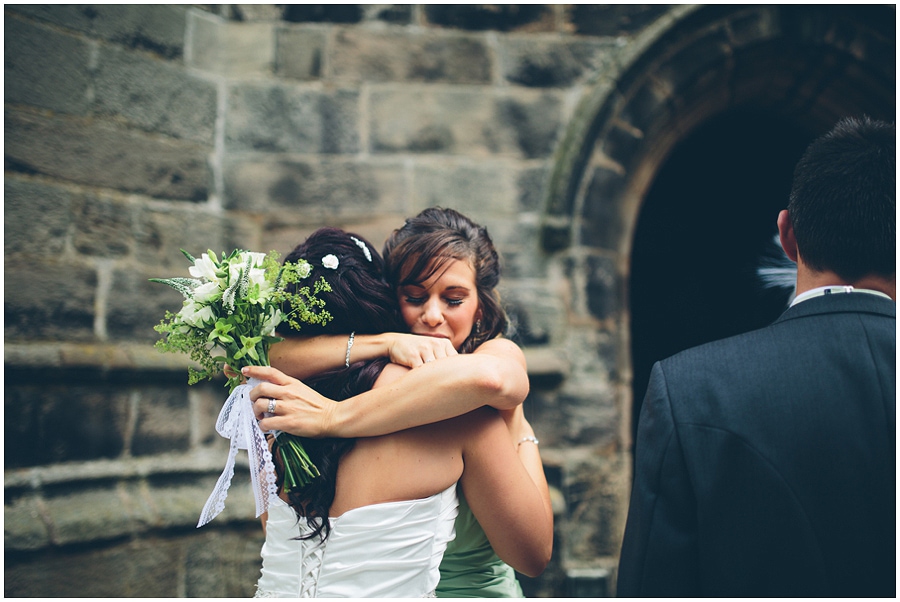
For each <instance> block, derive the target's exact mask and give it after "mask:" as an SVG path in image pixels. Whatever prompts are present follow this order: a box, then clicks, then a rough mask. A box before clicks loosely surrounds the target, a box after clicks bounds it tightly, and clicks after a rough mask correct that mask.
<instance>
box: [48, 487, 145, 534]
mask: <svg viewBox="0 0 900 602" xmlns="http://www.w3.org/2000/svg"><path fill="white" fill-rule="evenodd" d="M56 489H57V488H53V491H50V492H48V493H47V494H46V495H45V498H44V505H45V506H46V508H47V513H48V515H49V516H50V520H51V522H52V524H53V531H54V543H56V544H57V545H66V544H70V543H74V542H89V541H96V540H97V539H98V536H99V538H100V539H106V538H117V537H122V536H123V535H128V534H130V533H131V532H132V531H133V524H132V520H131V517H130V516H129V514H128V512H126V511H125V509H124V508H123V504H122V499H121V493H120V492H119V491H118V488H117V487H116V486H115V485H113V484H107V485H106V486H100V485H99V484H94V486H93V487H91V488H88V489H80V490H77V491H76V490H73V489H71V488H70V487H63V488H59V490H58V491H57V490H56Z"/></svg>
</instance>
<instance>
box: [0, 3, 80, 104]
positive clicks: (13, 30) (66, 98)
mask: <svg viewBox="0 0 900 602" xmlns="http://www.w3.org/2000/svg"><path fill="white" fill-rule="evenodd" d="M22 8H25V6H23V7H22ZM3 31H4V36H5V39H4V44H3V46H4V69H3V74H4V86H3V89H4V100H5V103H6V104H25V105H31V106H34V107H39V108H42V109H50V110H53V111H58V112H61V113H71V114H76V115H82V114H85V113H86V112H87V110H88V106H89V99H88V88H89V86H90V84H91V73H90V68H89V66H88V65H89V63H90V56H91V46H90V44H89V43H88V42H86V41H85V40H83V39H79V38H76V37H73V36H70V35H66V34H63V33H60V32H59V31H57V30H54V29H49V28H47V27H42V26H39V25H34V24H32V23H30V22H28V21H23V20H21V19H19V18H17V17H16V16H14V15H7V17H6V19H5V21H4V23H3Z"/></svg>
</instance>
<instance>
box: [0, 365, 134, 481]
mask: <svg viewBox="0 0 900 602" xmlns="http://www.w3.org/2000/svg"><path fill="white" fill-rule="evenodd" d="M7 374H8V376H7V382H6V386H5V392H6V395H5V398H4V408H5V411H6V416H7V420H6V421H5V422H4V438H5V440H6V448H5V449H6V457H5V465H6V467H7V468H22V467H27V466H41V465H45V464H54V463H58V462H75V461H83V460H95V459H104V458H106V459H108V458H116V457H119V456H120V455H121V454H122V451H123V450H124V446H125V436H124V435H125V431H126V429H127V426H128V415H129V404H128V396H127V395H126V394H124V393H123V392H122V391H121V390H117V389H110V388H97V387H94V386H91V385H90V384H87V385H86V384H83V383H78V384H76V383H71V382H70V383H66V384H60V383H59V382H58V381H57V383H54V384H47V383H46V382H44V381H40V380H37V379H36V378H33V377H32V376H31V375H26V376H16V375H15V374H12V375H10V374H9V372H8V373H7Z"/></svg>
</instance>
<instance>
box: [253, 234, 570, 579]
mask: <svg viewBox="0 0 900 602" xmlns="http://www.w3.org/2000/svg"><path fill="white" fill-rule="evenodd" d="M292 256H302V257H304V258H305V259H307V260H308V261H309V262H310V263H311V264H313V266H314V267H313V274H312V276H313V277H314V278H316V279H317V278H318V276H320V275H321V276H324V277H325V279H326V280H327V281H328V282H329V284H330V285H331V287H332V292H331V293H329V294H328V295H327V310H328V311H329V313H331V314H332V315H333V319H332V320H331V321H330V322H329V323H328V324H327V326H326V327H325V329H324V330H322V331H321V332H322V333H323V334H325V333H340V332H343V333H350V332H353V331H356V332H361V333H378V332H386V331H395V330H398V320H400V316H399V313H398V310H397V304H396V297H395V295H394V293H393V292H392V290H391V288H390V286H389V285H388V284H387V283H386V282H385V281H384V280H383V277H382V263H381V258H380V257H379V256H378V254H377V252H376V251H375V250H374V249H373V248H372V247H371V245H370V244H368V243H367V242H365V241H363V240H362V239H361V237H357V236H351V235H349V234H347V233H344V232H343V231H340V230H337V229H331V228H327V229H326V228H323V229H321V230H319V231H317V232H315V233H314V234H313V235H311V236H310V237H309V238H308V239H307V240H306V241H305V242H304V243H303V244H301V245H300V246H299V247H298V248H297V249H295V251H294V253H293V254H292ZM326 257H328V260H327V261H324V262H323V261H322V259H323V258H326ZM422 284H423V286H424V287H425V289H427V290H434V291H450V290H452V291H454V295H455V297H454V306H453V307H454V308H455V309H454V311H456V312H458V313H457V314H456V321H455V322H454V325H455V326H454V330H453V331H452V332H449V333H448V337H449V338H450V339H451V343H452V344H453V345H454V346H455V347H458V346H460V345H462V343H463V342H464V340H465V339H466V338H467V337H468V336H469V334H470V332H471V331H472V329H473V328H474V325H475V322H476V319H477V316H478V315H479V303H478V298H477V296H476V295H475V294H474V292H475V291H476V290H477V287H476V282H475V273H474V270H473V268H472V266H471V265H470V263H469V262H466V261H461V260H457V259H450V260H447V261H445V262H444V263H443V265H442V266H441V269H440V270H438V271H436V272H434V273H433V274H432V275H431V276H430V277H429V278H428V279H427V280H426V281H425V282H424V283H422ZM464 291H470V293H472V294H471V295H466V294H464ZM399 324H402V322H399ZM305 334H310V332H309V331H307V332H306V333H305ZM348 351H349V347H348ZM348 355H349V353H348ZM346 363H347V364H349V363H350V362H349V358H348V359H347V362H346ZM406 371H407V369H406V368H404V367H401V366H398V365H395V364H390V363H388V361H387V359H385V358H382V359H379V360H372V361H362V362H356V363H354V364H352V365H349V366H345V367H344V368H341V369H338V370H333V371H331V372H326V373H324V374H321V375H319V376H317V377H315V378H311V379H308V380H307V383H308V384H310V385H311V386H313V387H314V388H315V389H316V390H317V391H319V393H321V394H322V395H325V396H326V397H331V398H336V399H343V398H346V397H349V396H352V395H355V394H357V393H360V392H362V391H365V390H367V389H368V388H370V387H372V386H374V387H376V388H379V389H382V388H385V387H387V388H388V389H387V390H388V391H390V387H391V383H392V382H394V381H395V380H396V379H398V378H399V377H401V376H402V375H403V374H404V373H405V372H406ZM244 374H245V375H246V376H251V377H256V378H260V379H263V380H266V381H268V382H264V383H263V384H261V385H259V386H258V387H257V388H256V389H255V390H254V392H253V395H252V397H253V398H254V399H257V401H256V404H255V407H256V409H257V411H259V412H263V411H268V410H274V411H273V412H272V413H274V415H275V416H276V417H277V416H278V415H279V413H281V412H280V411H279V404H281V405H282V407H283V408H284V407H286V406H288V405H289V400H290V399H291V397H292V391H293V392H297V391H300V392H303V391H304V390H305V387H304V385H303V384H302V383H300V382H299V381H297V380H295V379H293V378H291V377H289V376H287V375H285V374H283V373H281V372H280V371H278V370H276V369H274V368H264V367H252V368H247V369H245V372H244ZM422 395H426V396H427V395H428V391H427V390H423V391H422ZM270 400H274V401H270ZM519 421H520V423H521V427H520V428H524V429H527V430H528V432H529V433H530V436H531V438H533V431H531V430H530V425H528V424H527V422H526V421H525V420H524V418H523V417H520V418H519ZM308 443H309V445H307V451H308V452H309V453H310V456H311V457H312V460H313V461H314V463H316V465H317V466H318V467H319V469H320V471H321V472H322V474H323V476H322V478H320V479H316V480H315V481H314V484H313V485H310V486H307V487H305V488H302V489H300V490H296V489H295V490H292V491H290V492H285V491H284V488H283V487H282V491H281V493H280V497H279V499H278V500H273V501H272V503H271V504H270V507H269V513H268V516H267V519H266V522H265V531H266V542H265V544H264V546H263V549H262V556H263V569H262V576H261V578H260V580H259V583H258V585H257V587H258V592H257V596H259V597H429V596H433V595H434V590H435V588H436V586H437V584H438V580H439V578H440V574H439V568H438V567H439V565H440V562H441V559H442V557H443V553H444V551H445V549H446V546H447V543H448V542H449V541H451V540H452V539H453V537H454V521H455V519H456V517H457V514H458V504H459V502H458V498H457V493H456V485H457V481H459V484H460V486H461V487H462V489H463V491H464V492H465V495H466V499H467V501H468V505H469V507H470V508H471V510H472V512H473V513H474V515H475V517H476V518H477V519H478V522H479V523H480V524H481V525H482V527H483V528H484V530H485V532H486V533H488V535H489V536H490V538H491V543H492V544H495V547H497V546H499V547H500V548H501V549H502V550H504V551H505V552H506V553H507V554H509V555H511V556H513V557H515V558H516V564H517V568H519V570H520V571H521V572H523V573H525V574H530V575H537V574H539V573H540V572H542V571H543V569H544V568H545V567H546V565H547V563H548V562H549V558H550V547H551V545H552V515H549V507H548V504H547V503H546V497H545V496H544V495H543V494H542V492H541V490H540V489H539V487H538V486H537V485H536V484H535V482H534V480H533V478H532V477H531V476H530V475H529V473H528V471H527V470H526V469H525V467H524V466H523V465H522V463H521V462H520V461H519V459H518V456H517V451H516V445H515V442H514V441H512V440H511V438H510V433H509V430H508V429H507V426H506V423H505V422H504V420H503V418H501V417H500V415H499V414H498V413H497V412H496V411H495V410H493V409H492V408H486V407H485V408H479V409H477V410H475V411H472V412H469V413H467V414H465V415H463V416H459V417H456V418H452V419H448V420H444V421H442V422H436V423H433V424H429V425H425V426H419V427H416V428H410V429H407V430H402V431H400V432H397V433H393V434H388V435H383V436H379V437H366V438H360V439H356V440H355V441H353V440H350V441H348V440H336V439H319V440H309V441H308ZM281 474H282V472H281V471H280V470H279V475H281ZM548 515H549V520H547V518H548ZM495 539H496V543H495Z"/></svg>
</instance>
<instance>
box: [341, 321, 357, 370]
mask: <svg viewBox="0 0 900 602" xmlns="http://www.w3.org/2000/svg"><path fill="white" fill-rule="evenodd" d="M354 336H356V331H355V330H354V331H353V332H351V333H350V338H349V339H347V357H345V358H344V365H345V366H346V367H348V368H349V367H350V349H352V348H353V337H354Z"/></svg>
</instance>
